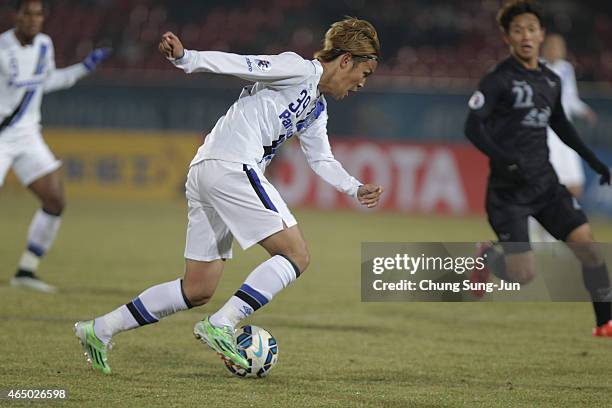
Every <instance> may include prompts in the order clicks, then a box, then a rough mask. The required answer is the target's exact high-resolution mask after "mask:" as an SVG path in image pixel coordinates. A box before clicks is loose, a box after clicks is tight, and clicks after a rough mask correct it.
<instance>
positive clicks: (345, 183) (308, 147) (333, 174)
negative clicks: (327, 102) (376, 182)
mask: <svg viewBox="0 0 612 408" xmlns="http://www.w3.org/2000/svg"><path fill="white" fill-rule="evenodd" d="M299 139H300V146H301V147H302V151H303V152H304V155H305V156H306V160H307V161H308V164H309V165H310V168H311V169H312V170H313V171H314V172H315V173H316V174H317V175H318V176H319V177H321V178H322V179H323V180H325V181H326V182H327V183H329V184H331V185H332V186H334V187H335V188H336V189H337V190H338V191H342V192H343V193H346V194H348V195H350V196H353V197H355V196H356V195H357V190H358V189H359V186H361V185H362V184H363V183H361V182H359V180H357V179H356V178H355V177H353V176H351V175H350V174H348V173H347V171H346V170H344V167H342V164H340V162H338V160H336V159H335V158H334V155H333V154H332V151H331V146H330V145H329V138H328V137H327V111H325V110H324V111H323V112H321V116H320V117H319V118H318V119H316V120H315V121H314V122H313V123H312V125H310V127H308V128H307V129H306V130H304V131H303V132H302V133H301V134H300V135H299Z"/></svg>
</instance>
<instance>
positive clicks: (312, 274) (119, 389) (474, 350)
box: [0, 193, 612, 407]
mask: <svg viewBox="0 0 612 408" xmlns="http://www.w3.org/2000/svg"><path fill="white" fill-rule="evenodd" d="M35 208H36V202H35V201H34V200H33V199H32V198H30V197H29V196H28V195H26V194H25V193H24V194H21V195H17V196H14V195H2V196H0V261H1V262H0V265H1V270H2V274H0V299H1V300H0V304H1V305H2V306H1V307H0V356H1V359H2V360H1V364H0V389H7V388H21V389H24V388H63V389H67V390H68V393H69V398H68V400H67V401H65V402H61V403H58V404H59V405H66V406H78V407H82V406H130V407H157V406H160V407H162V406H163V407H171V406H176V407H184V406H206V407H229V406H241V407H242V406H245V407H260V406H266V407H353V406H354V407H456V406H465V407H536V406H537V407H544V406H545V407H562V406H567V407H578V406H581V407H594V406H609V401H610V391H611V390H612V365H611V364H610V361H612V339H593V338H591V336H590V330H591V325H592V312H591V305H590V304H588V303H544V302H542V303H459V304H457V303H376V304H375V303H362V302H361V301H360V271H359V268H360V244H361V242H362V241H428V240H431V241H470V240H482V239H485V238H492V233H491V231H490V229H489V227H488V225H487V224H486V221H485V220H484V217H482V218H481V217H478V218H470V217H467V218H444V217H418V216H403V215H399V214H382V213H376V212H372V213H370V214H366V213H364V214H361V213H350V212H329V213H323V212H314V211H307V210H303V211H296V212H295V214H296V216H297V218H298V220H299V222H300V225H301V227H302V229H303V231H304V234H305V236H306V239H307V241H308V243H309V247H310V250H311V254H312V263H311V266H310V269H309V270H308V271H307V272H306V273H305V274H304V275H303V276H302V277H301V278H300V279H299V281H298V282H296V283H295V284H293V285H292V286H291V287H290V288H288V289H287V290H285V291H284V292H282V293H281V294H280V295H279V296H277V298H275V299H274V300H273V301H272V302H271V303H270V304H269V305H267V306H266V307H265V308H264V309H262V310H261V311H259V312H258V313H256V314H255V316H254V317H252V318H251V320H250V322H252V323H253V324H257V325H260V326H262V327H265V328H266V329H268V330H269V331H270V332H271V333H272V334H273V335H274V336H275V337H276V338H277V340H278V342H279V353H280V355H279V363H278V365H277V366H276V368H275V369H274V370H273V371H272V372H271V374H270V376H269V377H268V378H266V379H263V380H241V379H237V378H234V377H232V376H231V375H230V374H229V373H227V372H226V370H225V368H224V367H223V366H222V364H221V362H220V360H219V359H218V358H217V357H216V356H215V355H214V354H213V353H212V352H211V351H209V350H208V349H207V348H206V347H204V346H203V345H202V344H200V343H198V342H196V341H195V340H194V338H193V336H192V334H191V330H192V327H193V324H194V323H195V322H196V321H197V320H198V319H199V318H200V316H201V315H202V314H203V313H205V312H210V311H214V310H216V308H218V307H219V306H220V305H221V304H222V303H223V302H224V301H225V299H226V298H227V297H228V296H230V295H231V294H232V293H233V291H234V290H235V288H236V287H237V286H238V285H239V284H240V283H241V282H242V280H243V279H244V278H245V276H246V275H247V274H248V272H249V271H250V270H251V269H252V268H253V267H254V266H255V265H256V264H257V263H259V262H260V261H262V260H263V259H265V254H264V252H263V250H261V249H259V248H255V249H252V250H250V251H247V252H242V251H241V250H239V249H238V248H236V251H235V254H234V256H235V258H234V260H232V261H231V262H228V263H227V265H226V271H225V275H224V277H223V280H222V283H221V286H220V287H219V289H218V291H217V293H216V295H215V296H214V298H213V300H212V302H211V303H210V304H209V305H207V306H205V307H202V308H198V309H196V310H190V311H187V312H182V313H178V314H176V315H174V316H171V317H169V318H167V319H164V320H162V321H161V322H160V323H158V324H156V325H153V326H147V327H145V328H142V329H138V330H134V331H130V332H126V333H122V334H120V335H118V336H116V338H115V339H114V342H115V343H116V344H115V348H114V349H113V350H112V351H111V353H110V354H109V361H110V364H111V366H112V368H113V374H112V375H110V376H103V375H100V374H98V373H96V372H93V371H90V370H89V369H88V368H87V366H86V363H85V359H84V357H83V355H82V351H81V348H80V346H79V345H78V342H77V340H76V339H75V337H74V335H73V333H72V325H73V323H74V322H75V321H76V320H78V319H86V318H91V317H93V316H96V315H99V314H102V313H105V312H107V311H109V310H111V309H113V308H115V307H117V306H119V305H121V304H123V303H125V302H126V301H128V300H131V299H132V298H133V297H135V296H136V295H138V294H139V293H140V292H141V291H142V290H144V289H145V288H147V287H149V286H151V285H154V284H157V283H160V282H164V281H168V280H171V279H175V278H176V277H178V276H181V274H182V269H183V259H182V253H183V244H184V237H185V225H186V210H185V204H184V203H182V202H180V201H179V202H176V203H156V202H153V203H141V202H123V203H116V202H94V201H72V202H69V203H68V208H67V211H66V213H65V218H64V221H63V225H62V230H61V231H60V236H59V238H58V240H57V241H56V244H55V246H54V248H53V249H52V250H51V251H50V252H49V254H48V255H47V257H46V259H45V260H44V262H43V264H42V267H41V270H40V274H41V276H43V277H44V278H46V279H47V280H48V281H50V282H51V283H54V284H57V285H58V286H59V287H60V288H61V293H59V294H57V295H44V294H38V293H34V292H29V291H22V290H16V289H12V288H10V287H8V280H9V279H10V277H11V275H12V274H13V271H14V267H15V264H16V262H17V260H18V258H19V256H20V254H21V251H22V248H23V246H24V244H25V239H26V230H27V227H28V223H29V221H30V219H31V216H32V214H33V212H34V210H35ZM594 225H595V232H596V236H597V237H598V238H599V239H600V240H602V241H612V227H610V226H609V225H606V224H604V223H598V222H594ZM52 404H53V405H55V403H52ZM0 405H6V406H21V405H23V406H25V405H27V403H17V402H8V401H6V400H4V401H3V400H0Z"/></svg>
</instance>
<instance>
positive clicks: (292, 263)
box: [280, 254, 300, 279]
mask: <svg viewBox="0 0 612 408" xmlns="http://www.w3.org/2000/svg"><path fill="white" fill-rule="evenodd" d="M280 256H282V257H283V258H285V259H286V260H287V261H289V263H290V264H291V266H293V271H294V272H295V278H296V279H297V278H299V277H300V268H298V266H297V265H296V264H295V262H293V261H292V260H291V259H289V257H288V256H285V255H283V254H280Z"/></svg>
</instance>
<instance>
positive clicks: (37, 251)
mask: <svg viewBox="0 0 612 408" xmlns="http://www.w3.org/2000/svg"><path fill="white" fill-rule="evenodd" d="M28 251H30V252H32V253H33V254H34V255H36V256H37V257H39V258H40V257H41V256H43V255H44V254H45V250H44V249H43V247H41V246H40V245H36V244H34V243H32V242H28Z"/></svg>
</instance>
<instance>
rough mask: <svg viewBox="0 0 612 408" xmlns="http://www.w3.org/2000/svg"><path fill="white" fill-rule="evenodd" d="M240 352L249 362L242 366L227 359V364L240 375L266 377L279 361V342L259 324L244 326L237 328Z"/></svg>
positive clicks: (233, 372) (237, 341)
mask: <svg viewBox="0 0 612 408" xmlns="http://www.w3.org/2000/svg"><path fill="white" fill-rule="evenodd" d="M236 344H237V346H238V352H239V353H240V354H242V355H243V356H244V357H245V358H246V359H247V361H248V362H249V368H246V369H245V368H242V367H238V366H235V365H232V364H230V363H229V362H227V361H225V366H226V367H227V369H228V370H229V371H230V373H232V374H234V375H235V376H238V377H243V378H244V377H265V376H266V375H268V373H269V372H270V370H271V369H272V367H274V365H275V364H276V362H277V361H278V344H276V339H275V338H274V337H272V335H271V334H270V333H268V332H267V331H266V330H264V329H262V328H261V327H257V326H242V327H241V328H240V329H238V330H236Z"/></svg>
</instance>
